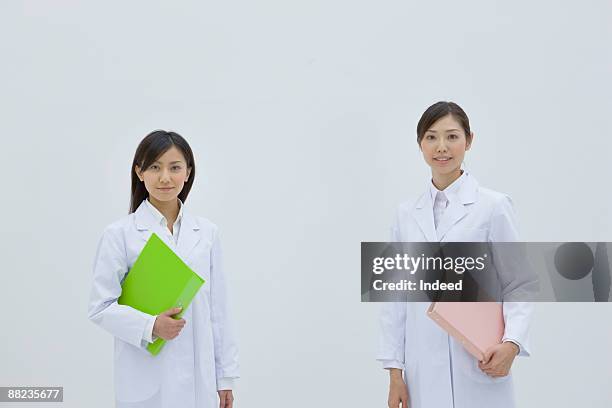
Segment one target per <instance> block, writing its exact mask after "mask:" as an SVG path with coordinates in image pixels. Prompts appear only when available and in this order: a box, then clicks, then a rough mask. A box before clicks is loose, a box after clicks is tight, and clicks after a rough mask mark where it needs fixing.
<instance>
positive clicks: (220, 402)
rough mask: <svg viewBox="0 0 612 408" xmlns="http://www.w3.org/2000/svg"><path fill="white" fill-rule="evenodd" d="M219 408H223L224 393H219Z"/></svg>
mask: <svg viewBox="0 0 612 408" xmlns="http://www.w3.org/2000/svg"><path fill="white" fill-rule="evenodd" d="M219 408H225V393H224V392H220V393H219Z"/></svg>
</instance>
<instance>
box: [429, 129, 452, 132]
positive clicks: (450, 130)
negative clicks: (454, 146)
mask: <svg viewBox="0 0 612 408" xmlns="http://www.w3.org/2000/svg"><path fill="white" fill-rule="evenodd" d="M427 131H428V132H432V133H438V132H437V131H436V130H431V129H427ZM446 131H447V132H459V129H447V130H446Z"/></svg>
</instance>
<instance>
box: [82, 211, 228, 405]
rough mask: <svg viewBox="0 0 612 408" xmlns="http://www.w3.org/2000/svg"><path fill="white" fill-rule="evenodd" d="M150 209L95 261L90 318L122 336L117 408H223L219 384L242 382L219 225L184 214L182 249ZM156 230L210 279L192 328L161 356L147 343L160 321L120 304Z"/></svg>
mask: <svg viewBox="0 0 612 408" xmlns="http://www.w3.org/2000/svg"><path fill="white" fill-rule="evenodd" d="M145 205H146V204H145V202H144V201H143V202H142V204H141V205H140V206H139V207H138V209H137V210H136V211H135V212H134V213H132V214H130V215H128V216H126V217H124V218H122V219H120V220H119V221H117V222H115V223H113V224H111V225H110V226H108V227H107V228H106V229H105V231H104V234H103V236H102V239H101V241H100V244H99V246H98V251H97V254H96V257H95V262H94V277H93V285H92V291H91V297H90V303H89V318H90V319H91V320H92V321H93V322H94V323H96V324H97V325H99V326H100V327H102V328H103V329H104V330H106V331H108V332H109V333H111V334H112V335H113V336H114V337H115V354H114V371H115V397H116V404H117V407H119V408H145V407H146V408H176V407H181V408H196V407H197V408H215V407H217V406H218V403H217V379H221V378H237V377H238V353H237V347H236V343H235V341H234V336H233V334H232V330H231V328H230V320H229V315H228V307H227V298H226V287H225V286H226V285H225V278H224V273H223V266H222V263H221V248H220V244H219V236H218V230H217V227H216V226H215V225H214V224H213V223H211V222H210V221H208V220H207V219H205V218H201V217H195V216H193V215H191V214H190V213H189V212H188V211H186V210H185V209H184V210H183V218H182V221H181V229H180V233H179V236H178V243H177V244H176V245H175V243H174V242H173V240H172V239H171V238H170V239H169V238H168V236H167V233H164V232H165V231H163V230H162V227H161V226H160V224H159V222H158V221H157V220H156V219H155V217H154V215H153V214H152V213H151V212H150V211H149V209H147V208H146V207H145ZM153 232H155V233H156V234H157V235H158V236H159V237H160V238H161V239H162V240H164V242H165V243H166V244H167V245H168V246H170V247H171V248H173V249H174V251H175V252H176V253H177V254H178V255H179V256H180V257H181V258H182V259H183V260H184V261H185V262H186V263H187V264H188V265H189V266H190V267H191V268H192V269H193V270H194V271H195V272H196V273H197V274H198V275H200V276H201V277H202V278H204V279H205V280H206V283H205V284H204V285H203V286H202V287H201V289H200V290H199V292H198V293H197V295H196V296H195V298H194V299H193V301H192V303H191V305H190V306H189V307H188V308H187V309H186V311H185V313H184V316H183V318H184V319H185V320H186V322H187V324H186V325H185V327H184V328H183V330H182V331H181V332H180V334H179V335H178V336H177V337H176V338H174V339H173V340H169V341H168V342H167V343H166V344H165V346H164V348H163V349H162V351H161V352H160V353H159V354H158V355H157V356H152V355H151V354H149V352H148V351H147V350H146V346H147V345H148V343H147V342H146V341H145V340H143V334H144V330H145V327H146V325H147V322H150V319H152V316H150V315H148V314H146V313H143V312H140V311H138V310H136V309H134V308H132V307H129V306H125V305H119V304H118V303H117V299H118V298H119V296H120V295H121V282H122V281H123V279H124V278H125V276H126V274H127V273H128V272H129V270H130V268H131V267H132V265H133V264H134V261H135V260H136V258H137V257H138V255H139V253H140V251H141V250H142V248H143V247H144V245H145V243H146V242H147V240H148V239H149V237H150V235H151V234H152V233H153Z"/></svg>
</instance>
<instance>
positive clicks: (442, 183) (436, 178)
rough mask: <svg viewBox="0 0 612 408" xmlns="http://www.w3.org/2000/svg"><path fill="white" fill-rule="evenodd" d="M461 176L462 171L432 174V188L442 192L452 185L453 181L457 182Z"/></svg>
mask: <svg viewBox="0 0 612 408" xmlns="http://www.w3.org/2000/svg"><path fill="white" fill-rule="evenodd" d="M462 174H463V170H461V169H457V171H453V172H452V173H448V174H435V173H432V175H431V176H432V182H433V184H434V186H436V188H437V189H438V190H440V191H444V190H445V189H446V187H448V186H450V185H451V184H453V182H454V181H455V180H457V179H458V178H459V177H461V175H462Z"/></svg>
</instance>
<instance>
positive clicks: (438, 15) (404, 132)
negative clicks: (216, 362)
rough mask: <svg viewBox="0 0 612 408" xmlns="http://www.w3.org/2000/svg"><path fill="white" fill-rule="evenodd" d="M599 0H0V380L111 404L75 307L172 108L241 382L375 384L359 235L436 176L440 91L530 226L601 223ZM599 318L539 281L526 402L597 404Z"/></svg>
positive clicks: (604, 378)
mask: <svg viewBox="0 0 612 408" xmlns="http://www.w3.org/2000/svg"><path fill="white" fill-rule="evenodd" d="M564 3H567V4H564ZM611 11H612V6H611V4H610V2H608V1H605V0H601V1H583V2H558V1H539V2H532V1H518V2H517V1H515V2H508V1H485V0H482V1H473V2H441V1H432V2H423V1H419V2H416V1H382V0H379V1H348V0H325V1H318V0H310V1H301V2H296V1H265V0H256V1H253V0H250V1H224V2H202V1H183V2H177V1H172V2H171V1H150V0H149V1H128V2H126V1H114V0H113V1H105V2H85V1H78V0H56V1H53V2H43V1H32V0H24V1H9V0H5V1H3V2H2V3H1V5H0V27H1V28H0V30H1V32H0V34H1V35H0V47H1V48H0V49H1V58H2V59H1V64H0V78H1V79H2V80H1V82H0V95H1V98H0V118H1V124H2V126H1V127H0V133H1V135H2V136H1V140H2V143H1V146H2V148H3V149H2V155H1V163H2V169H3V171H2V183H1V184H2V187H3V189H2V190H3V193H2V201H1V202H2V204H1V206H2V207H1V208H2V225H3V233H2V237H1V238H0V239H1V243H2V245H1V248H2V273H1V275H0V276H1V279H2V281H1V284H0V307H1V310H2V317H1V321H2V329H1V333H0V385H4V386H8V385H55V386H64V388H65V402H64V403H63V404H62V405H61V406H63V407H83V406H88V407H92V408H94V407H109V406H112V404H113V389H112V381H113V380H112V339H111V337H110V335H108V334H107V333H105V332H103V331H102V330H100V329H99V328H97V327H95V326H94V325H93V324H91V323H90V322H89V321H88V320H87V318H86V310H87V301H88V296H89V288H90V283H91V266H92V260H93V256H94V252H95V248H96V245H97V242H98V239H99V238H100V235H101V232H102V230H103V228H104V227H105V226H106V225H107V224H109V223H110V222H112V221H113V220H115V219H117V218H119V217H121V216H123V215H124V214H126V213H127V210H128V203H129V171H130V164H131V160H132V156H133V153H134V150H135V148H136V146H137V144H138V142H139V141H140V139H141V138H142V137H143V136H144V135H145V134H146V133H148V131H150V130H153V129H156V128H164V129H172V130H175V131H178V132H179V133H181V134H182V135H183V136H185V137H186V138H187V139H188V140H189V141H190V143H191V145H192V147H193V149H194V151H195V153H196V160H197V176H196V180H195V186H194V189H193V190H192V193H191V195H190V196H189V199H188V201H187V204H188V206H189V208H190V209H191V211H192V212H194V213H197V214H200V215H204V216H206V217H208V218H210V219H211V220H213V221H214V222H215V223H217V224H218V225H219V226H220V228H221V230H222V235H223V244H224V249H225V255H226V268H227V273H228V275H229V281H230V283H231V299H232V306H233V310H234V316H235V325H236V327H237V331H238V333H239V340H240V351H241V365H242V379H241V380H240V384H239V388H238V389H237V391H236V407H245V408H246V407H289V406H291V407H309V408H310V407H332V406H340V407H368V408H369V407H382V406H385V404H386V387H387V379H386V372H384V371H383V370H382V369H381V368H380V367H379V365H378V364H377V363H376V362H375V361H374V355H375V350H376V343H377V332H378V323H377V311H378V306H377V305H375V304H361V303H360V294H359V282H360V278H359V248H360V242H361V241H377V240H386V239H387V236H388V226H389V224H390V222H391V219H392V215H393V212H394V209H395V207H396V205H397V204H398V203H399V202H401V201H403V200H405V199H406V198H409V197H414V196H415V195H416V194H418V193H419V192H420V191H422V190H423V189H424V188H425V185H426V183H427V180H428V168H427V166H426V165H425V164H424V162H423V160H422V158H421V157H420V154H419V151H418V148H417V144H416V135H415V127H416V122H417V121H418V118H419V116H420V115H421V113H422V112H423V110H424V109H425V108H426V107H427V106H429V105H430V104H431V103H433V102H436V101H438V100H453V101H456V102H458V103H459V104H460V105H461V106H463V107H464V109H465V110H466V111H467V113H468V115H469V116H470V119H471V123H472V127H473V130H474V132H475V135H476V137H475V140H474V146H473V149H472V150H471V151H470V153H469V154H468V156H467V159H466V163H467V168H468V169H469V170H470V172H471V173H472V174H473V175H474V176H475V177H476V178H477V179H478V180H479V182H480V183H481V184H482V185H484V186H488V187H490V188H493V189H496V190H499V191H503V192H506V193H508V194H510V195H511V196H512V198H513V200H514V203H515V207H516V211H517V214H518V218H519V220H520V224H521V229H522V233H523V237H524V239H525V240H529V241H581V240H585V241H595V240H598V241H612V210H611V208H612V207H611V203H612V193H611V191H612V190H611V189H610V154H611V151H612V141H611V139H610V133H611V132H610V129H611V128H612V125H611V124H610V120H609V118H610V113H611V108H612V106H611V105H612V104H611V103H610V96H611V94H612V85H611V81H610V68H611V66H612V53H611V52H610V51H611V49H610V48H611V46H610V44H612V25H610V23H609V21H610V20H609V17H610V12H611ZM611 317H612V307H611V305H610V304H604V305H594V304H538V305H537V309H536V315H535V317H534V320H533V330H532V335H533V339H532V343H533V350H534V354H533V357H531V358H529V359H521V360H520V361H517V362H516V365H515V369H514V374H515V384H516V393H517V400H518V406H519V407H539V406H554V407H558V408H561V407H573V406H588V407H592V408H597V407H602V408H603V407H609V406H610V405H611V404H612V396H611V395H610V388H609V386H610V380H611V378H612V373H611V369H610V367H611V362H612V351H611V350H612V348H611V347H610V344H611V342H612V328H611V327H612V325H611V324H610V323H611V321H612V319H611ZM53 405H54V404H49V406H53ZM16 406H21V405H16ZM58 406H59V405H58Z"/></svg>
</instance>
